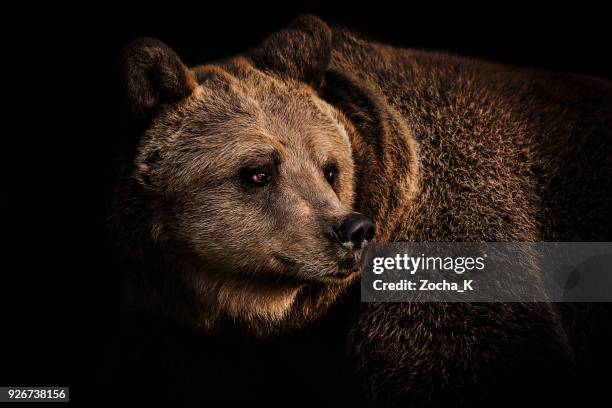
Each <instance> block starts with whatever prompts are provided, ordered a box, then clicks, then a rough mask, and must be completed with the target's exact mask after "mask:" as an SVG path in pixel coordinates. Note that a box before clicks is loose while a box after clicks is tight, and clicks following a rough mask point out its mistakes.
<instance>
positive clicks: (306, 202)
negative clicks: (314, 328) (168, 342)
mask: <svg viewBox="0 0 612 408" xmlns="http://www.w3.org/2000/svg"><path fill="white" fill-rule="evenodd" d="M151 44H153V45H151ZM134 47H135V48H133V49H136V50H142V49H143V44H142V43H141V44H136V45H135V46H134ZM147 47H149V48H150V47H154V48H155V47H156V48H155V49H156V50H157V52H162V53H164V55H166V57H167V58H162V61H164V64H163V67H164V69H166V67H168V66H170V67H174V69H171V71H172V72H174V74H173V75H172V78H173V81H174V82H175V83H177V84H178V85H177V86H176V87H175V89H178V90H177V91H175V92H170V91H168V90H167V89H163V92H161V93H160V92H158V93H152V92H150V91H148V90H147V89H148V88H147V87H146V86H143V85H138V86H136V87H134V85H130V87H131V90H129V89H128V93H129V94H130V95H132V96H131V97H129V100H130V101H131V103H132V105H134V108H133V109H134V111H135V112H136V113H138V114H139V115H140V116H141V117H142V112H144V111H148V112H154V117H153V119H151V122H150V123H151V125H150V126H149V127H148V130H147V131H146V132H145V134H144V136H143V138H142V140H141V142H140V145H139V153H138V156H137V158H136V160H135V162H134V166H133V167H132V170H131V172H129V173H128V174H127V176H126V178H125V180H124V182H123V183H122V185H121V188H120V190H119V197H120V198H119V199H118V201H117V203H118V204H117V208H116V211H115V213H114V225H115V226H116V229H117V231H118V234H117V236H118V240H119V246H120V247H121V248H123V249H126V248H129V250H128V251H125V252H126V254H127V258H128V259H129V260H130V263H131V265H132V273H131V274H130V275H129V277H128V281H129V282H130V284H129V285H128V287H129V290H128V292H127V293H128V294H129V297H128V299H129V300H131V302H129V303H130V305H131V306H132V307H135V306H134V305H139V307H144V308H145V309H148V310H153V311H155V313H157V314H161V315H164V316H167V317H169V318H170V319H172V320H175V321H180V322H182V324H185V325H187V326H191V327H197V328H198V329H199V330H204V331H211V330H215V329H219V327H220V326H221V324H222V323H223V324H227V323H228V321H229V322H230V325H237V326H238V327H244V328H246V330H247V331H249V332H251V333H254V334H255V335H258V336H269V335H271V334H278V333H281V332H285V331H290V330H294V329H298V328H300V327H302V326H304V325H305V324H306V323H308V322H312V321H313V320H316V319H317V318H319V317H321V315H322V314H324V312H325V311H326V310H327V309H328V308H329V307H330V306H331V305H332V304H333V303H335V302H338V300H339V299H340V298H341V295H342V294H343V293H344V292H345V291H346V289H347V288H348V287H349V284H350V283H351V282H354V280H355V275H351V278H349V279H346V280H342V281H340V282H338V281H333V282H331V281H326V280H325V279H319V278H321V276H318V275H317V271H318V270H321V271H327V270H330V269H334V268H337V266H335V264H333V262H332V259H333V256H332V255H330V252H329V250H328V249H326V248H325V247H324V245H323V244H322V243H321V240H322V239H323V238H321V236H322V235H321V229H320V220H321V219H325V220H331V219H338V218H340V217H341V216H342V215H345V214H347V213H348V212H350V211H359V212H362V213H364V214H366V215H368V216H369V217H371V218H372V219H373V221H374V223H375V225H376V236H375V240H377V241H380V242H393V241H609V240H610V239H611V238H612V231H611V229H610V224H609V222H607V221H608V220H610V219H612V214H611V209H612V195H611V193H610V192H611V191H612V182H611V178H610V176H611V175H612V144H611V143H610V142H611V136H612V134H611V132H610V123H612V84H610V83H609V82H608V81H605V80H600V79H595V78H588V77H581V76H574V75H560V74H550V73H545V72H540V71H535V70H527V69H519V68H514V67H508V66H503V65H498V64H493V63H488V62H483V61H478V60H471V59H466V58H461V57H456V56H452V55H446V54H438V53H432V52H422V51H413V50H406V49H397V48H393V47H389V46H386V45H382V44H378V43H374V42H371V41H367V40H364V39H362V38H360V37H359V36H357V35H354V34H352V33H350V32H348V31H346V30H341V29H331V28H330V27H328V26H327V25H326V24H325V23H323V22H322V21H320V20H318V19H317V18H315V17H304V18H301V19H299V20H298V21H297V22H295V23H294V24H293V25H292V26H291V27H289V28H288V29H287V30H283V31H281V32H279V33H276V34H274V35H273V36H271V37H270V38H269V39H268V40H266V41H265V42H264V44H262V45H261V46H260V47H258V48H256V49H255V50H253V51H251V52H249V53H247V54H245V55H242V56H238V57H236V58H232V59H230V60H227V61H223V62H221V63H217V64H211V65H206V66H201V67H196V68H193V69H191V70H189V71H184V70H183V65H182V63H180V60H178V59H177V58H178V57H175V55H174V54H173V52H171V51H170V50H166V49H165V48H164V47H165V46H163V45H160V44H158V43H157V42H154V43H150V42H147V43H146V46H144V48H145V49H147ZM129 50H130V49H128V51H127V55H128V56H127V57H126V58H127V61H128V62H127V66H128V69H127V72H128V74H127V75H128V76H130V78H132V79H131V80H130V81H131V82H130V81H128V83H130V84H133V83H135V82H136V83H137V82H138V81H139V79H138V77H136V79H134V76H133V73H134V72H136V73H137V74H138V72H139V71H138V69H137V68H134V63H133V62H130V61H131V60H130V58H131V57H130V55H133V54H134V51H129ZM160 50H161V51H160ZM141 54H142V51H138V52H137V55H141ZM156 55H157V54H156ZM139 58H140V57H139ZM167 60H171V61H172V62H171V63H167ZM139 61H140V60H139ZM148 61H149V62H150V63H151V64H153V65H154V66H159V58H157V59H149V60H148ZM177 61H178V62H177ZM177 66H178V69H177V68H176V67H177ZM149 68H151V67H149ZM151 69H153V68H151ZM141 71H142V70H141ZM145 71H146V70H145ZM177 72H178V74H177ZM185 72H187V73H185ZM146 78H148V77H145V79H146ZM140 79H141V80H142V77H141V78H140ZM148 83H150V81H148V82H147V81H145V84H148ZM196 84H197V85H196ZM134 89H136V90H138V91H137V92H136V93H134ZM142 89H145V91H142ZM185 89H189V90H192V92H191V93H190V94H189V95H187V96H185V95H184V90H185ZM152 94H154V95H167V97H166V99H165V100H164V101H163V102H159V103H158V104H157V108H156V109H155V110H152V109H151V106H150V105H151V103H150V102H149V101H151V100H153V99H155V98H156V99H155V100H160V101H161V100H162V98H161V96H156V97H155V98H153V97H151V96H150V95H152ZM134 95H136V97H135V96H134ZM138 95H141V97H138ZM142 95H144V96H142ZM176 95H183V96H184V97H183V98H181V99H180V100H178V101H177V99H176ZM143 98H144V99H143ZM237 135H238V136H237ZM237 137H239V138H240V139H236V138H237ZM249 138H250V139H249ZM237 140H239V142H236V141H237ZM249 140H251V142H249ZM262 140H264V141H265V143H267V145H268V146H274V147H275V148H276V149H277V150H279V151H283V152H285V153H286V155H287V156H286V157H285V158H284V160H285V162H286V163H290V165H289V167H287V170H286V171H287V172H289V173H291V172H293V173H291V174H293V176H291V177H294V178H289V179H288V181H287V184H286V185H285V186H284V187H283V188H285V190H284V193H283V194H285V201H283V204H282V205H287V203H289V204H288V205H289V207H288V208H289V210H288V213H286V214H279V213H278V210H275V212H272V213H265V212H261V211H260V210H255V209H253V208H252V207H249V206H248V205H247V204H245V203H244V196H240V195H239V194H238V193H237V192H236V190H232V189H231V188H228V187H227V186H225V185H224V184H222V183H219V180H225V178H227V177H231V174H233V173H235V172H236V171H238V168H239V165H240V163H241V162H242V161H247V160H250V159H251V158H252V157H254V156H257V154H258V153H257V150H253V151H249V150H248V149H246V150H245V146H249V143H251V144H252V145H253V146H257V145H258V144H261V141H262ZM283 149H285V150H283ZM238 153H240V155H239V154H238ZM313 154H314V158H312V156H313ZM317 155H319V157H317ZM331 155H335V157H334V159H335V160H336V161H337V162H338V163H339V166H340V168H341V170H342V171H341V172H340V175H341V178H340V180H339V185H338V186H336V187H335V190H333V191H332V189H329V188H328V186H325V184H324V179H323V178H321V177H320V176H319V175H316V171H317V169H316V166H313V163H318V164H319V165H323V164H324V161H325V160H326V159H328V158H329V157H330V156H331ZM249 156H250V157H249ZM323 156H325V157H323ZM287 157H292V158H293V159H289V160H288V159H287ZM291 160H293V161H291ZM300 160H302V162H300ZM289 173H288V174H289ZM298 187H299V188H298ZM298 192H299V194H298ZM333 195H337V198H334V197H333ZM287 196H288V197H289V198H286V197H287ZM291 197H293V198H291ZM330 203H336V204H335V205H331V206H330ZM278 208H280V207H278ZM207 209H208V211H207ZM264 214H265V216H264ZM268 216H269V217H271V218H265V217H268ZM279 220H280V221H281V223H280V224H279V222H278V221H279ZM273 221H276V223H275V222H273ZM291 223H294V225H290V224H291ZM263 237H267V238H265V239H264V238H263ZM269 237H276V238H278V239H277V240H274V239H270V238H269ZM297 242H299V243H300V245H299V248H298V247H297V246H291V245H290V244H291V243H297ZM270 248H272V249H270ZM278 248H282V249H283V251H287V252H288V253H290V254H291V256H292V257H293V256H295V257H300V260H301V261H302V262H304V263H306V260H307V259H308V260H309V261H308V262H310V263H309V264H308V265H305V266H304V267H303V268H302V269H301V271H298V272H296V274H293V275H292V274H290V273H288V272H287V271H286V270H285V269H284V267H282V266H279V265H274V264H273V263H265V262H263V261H262V259H264V258H266V257H268V258H269V255H270V254H272V253H274V251H278ZM221 254H225V255H224V256H221ZM334 256H336V254H334ZM268 258H266V259H268ZM228 271H233V272H235V273H232V274H228V273H227V272H228ZM348 299H352V298H350V297H349V298H348ZM597 308H598V307H597V306H594V307H592V308H591V309H593V310H594V309H597ZM569 309H570V308H569V307H560V306H556V305H554V304H519V303H513V304H363V305H361V306H360V309H359V310H358V311H357V312H356V313H355V314H354V315H352V316H353V317H352V318H351V320H349V321H348V323H347V324H348V336H347V338H348V346H347V347H348V355H349V357H350V359H351V360H350V361H351V362H352V363H351V364H353V365H352V367H354V369H355V372H356V373H358V374H359V375H361V378H362V384H363V386H364V389H365V393H366V394H367V396H368V398H369V401H370V402H371V403H372V404H374V405H376V406H379V405H380V406H406V405H412V406H445V405H467V406H472V405H478V404H484V405H486V404H487V403H488V402H490V401H491V399H492V398H495V397H499V396H500V395H501V396H502V398H505V399H504V401H505V402H508V401H515V399H516V398H518V397H517V394H516V392H515V388H513V387H517V386H518V387H523V386H524V387H527V388H529V387H531V386H533V382H532V379H534V378H540V377H539V376H549V375H553V374H554V375H559V376H563V375H565V374H566V373H571V370H572V367H574V366H576V365H580V364H581V363H579V362H578V361H579V360H580V359H581V358H582V357H583V352H582V351H581V350H582V346H583V345H584V344H583V343H584V338H582V337H581V334H580V333H583V332H584V330H589V331H591V330H594V329H593V328H592V325H590V324H589V322H591V321H592V322H595V320H589V321H588V322H587V321H585V320H584V319H579V320H580V323H581V324H583V327H582V328H578V329H577V328H576V324H569V323H570V322H573V321H575V320H576V318H575V317H573V316H575V315H574V314H571V313H569V312H568V310H569ZM580 310H581V311H580V313H587V312H585V310H587V308H581V309H580ZM573 312H575V310H573ZM589 313H590V312H589ZM587 316H589V317H588V319H594V318H591V317H590V316H591V314H587ZM602 321H606V320H605V319H603V320H602ZM593 325H594V323H593ZM576 333H579V334H576ZM526 370H529V372H528V374H529V375H525V377H524V378H522V376H523V375H524V374H525V371H526ZM568 375H570V374H568ZM530 381H531V383H530ZM527 388H526V389H527ZM535 388H538V387H535ZM542 389H543V388H542ZM497 402H499V401H497Z"/></svg>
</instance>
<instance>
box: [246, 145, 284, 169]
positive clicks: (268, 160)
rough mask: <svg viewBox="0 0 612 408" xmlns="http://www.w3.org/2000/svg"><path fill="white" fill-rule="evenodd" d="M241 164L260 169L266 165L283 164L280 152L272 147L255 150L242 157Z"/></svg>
mask: <svg viewBox="0 0 612 408" xmlns="http://www.w3.org/2000/svg"><path fill="white" fill-rule="evenodd" d="M240 163H241V164H242V165H243V166H244V167H258V166H265V165H279V164H280V163H281V155H280V152H279V151H278V150H276V149H274V148H272V147H270V148H267V149H266V148H254V149H249V150H247V151H246V152H243V153H242V154H241V155H240Z"/></svg>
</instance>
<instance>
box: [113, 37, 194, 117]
mask: <svg viewBox="0 0 612 408" xmlns="http://www.w3.org/2000/svg"><path fill="white" fill-rule="evenodd" d="M120 64H121V74H122V77H123V78H122V80H123V85H124V90H125V97H126V99H127V102H128V105H129V106H130V109H131V110H132V113H133V114H134V115H136V117H137V118H138V119H140V120H149V119H151V117H152V116H154V115H155V114H156V113H157V112H158V111H159V109H160V108H161V107H163V106H165V105H168V104H173V103H176V102H178V101H180V100H182V99H184V98H186V97H187V96H189V95H191V93H192V92H193V90H194V89H195V87H196V86H197V84H196V81H195V78H194V77H193V74H192V73H191V72H190V71H189V69H188V68H187V67H186V66H185V65H184V64H183V62H182V61H181V60H180V58H179V57H178V55H176V53H175V52H174V51H173V50H172V49H171V48H170V47H168V46H167V45H166V44H164V43H163V42H161V41H159V40H156V39H154V38H139V39H136V40H134V41H132V42H131V43H130V44H129V45H128V46H127V47H125V48H124V49H123V51H122V53H121V61H120Z"/></svg>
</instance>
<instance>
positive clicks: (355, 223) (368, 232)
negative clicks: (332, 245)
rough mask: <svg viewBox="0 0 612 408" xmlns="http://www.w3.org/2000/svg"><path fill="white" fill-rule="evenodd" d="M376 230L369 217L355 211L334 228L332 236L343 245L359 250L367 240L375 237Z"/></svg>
mask: <svg viewBox="0 0 612 408" xmlns="http://www.w3.org/2000/svg"><path fill="white" fill-rule="evenodd" d="M374 232H375V228H374V223H373V222H372V220H371V219H370V218H369V217H367V216H365V215H363V214H361V213H358V212H353V213H350V214H349V215H348V216H346V217H345V218H344V219H343V220H342V221H341V222H340V224H339V225H337V226H335V227H333V228H332V233H331V238H332V240H334V241H336V242H337V243H339V244H341V245H343V246H348V247H350V248H351V249H355V250H357V249H360V248H361V246H362V245H363V243H364V242H365V241H369V240H371V239H372V238H373V237H374Z"/></svg>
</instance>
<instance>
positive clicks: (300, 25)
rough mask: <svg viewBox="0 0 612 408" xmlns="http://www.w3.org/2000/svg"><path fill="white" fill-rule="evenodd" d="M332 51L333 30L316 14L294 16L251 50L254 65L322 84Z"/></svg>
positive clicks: (314, 83) (315, 85) (313, 83)
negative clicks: (288, 23)
mask: <svg viewBox="0 0 612 408" xmlns="http://www.w3.org/2000/svg"><path fill="white" fill-rule="evenodd" d="M331 51H332V30H331V29H330V28H329V26H328V25H327V24H325V22H323V21H322V20H321V19H319V18H318V17H315V16H311V15H303V16H299V17H297V18H296V19H295V20H293V22H292V23H291V24H290V25H289V26H288V27H287V28H285V29H284V30H281V31H279V32H277V33H274V34H272V35H271V36H269V37H268V38H266V39H265V40H264V42H263V43H262V44H261V45H259V46H258V47H256V48H255V49H253V50H252V51H251V52H250V57H251V59H252V60H253V62H254V63H255V66H257V67H259V68H261V69H265V70H269V71H272V72H276V73H277V74H280V75H281V76H285V77H289V78H293V79H297V80H299V81H302V82H306V83H307V84H309V85H311V86H313V87H315V88H317V87H318V86H319V85H321V82H322V81H323V77H324V75H325V71H326V70H327V67H328V65H329V62H330V59H331Z"/></svg>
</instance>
